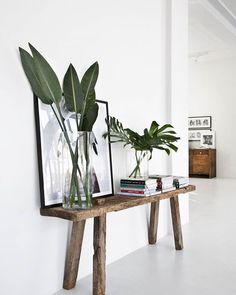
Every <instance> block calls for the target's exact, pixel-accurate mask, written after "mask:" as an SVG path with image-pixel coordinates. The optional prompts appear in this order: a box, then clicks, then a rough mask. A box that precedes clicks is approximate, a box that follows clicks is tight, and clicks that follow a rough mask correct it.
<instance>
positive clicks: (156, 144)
mask: <svg viewBox="0 0 236 295" xmlns="http://www.w3.org/2000/svg"><path fill="white" fill-rule="evenodd" d="M106 123H107V125H108V130H109V131H108V132H106V133H104V134H103V137H104V138H106V137H107V136H109V137H110V142H111V143H114V142H123V143H124V146H126V145H130V146H131V148H133V149H135V150H136V151H145V150H148V151H150V158H151V157H152V152H153V149H159V150H164V151H165V152H166V153H167V154H168V155H169V154H170V151H171V150H173V151H175V152H176V151H177V150H178V148H177V146H175V145H174V144H173V142H176V141H178V140H179V139H180V138H179V137H177V136H175V134H176V132H175V131H174V130H173V126H171V125H170V124H165V125H163V126H162V127H160V128H159V124H158V123H157V122H156V121H153V122H152V123H151V126H150V128H149V129H147V128H145V129H144V131H143V134H142V135H140V134H138V133H137V132H135V131H133V130H131V129H129V128H123V125H122V123H121V122H119V121H118V120H117V119H116V118H114V117H109V118H108V120H106Z"/></svg>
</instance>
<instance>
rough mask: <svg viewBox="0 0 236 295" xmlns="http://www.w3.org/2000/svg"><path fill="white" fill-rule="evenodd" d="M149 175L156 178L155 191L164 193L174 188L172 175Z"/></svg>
mask: <svg viewBox="0 0 236 295" xmlns="http://www.w3.org/2000/svg"><path fill="white" fill-rule="evenodd" d="M149 177H150V178H152V179H155V180H156V184H157V191H160V192H162V193H164V192H169V191H173V190H175V189H176V187H175V186H174V177H173V176H172V175H151V176H149Z"/></svg>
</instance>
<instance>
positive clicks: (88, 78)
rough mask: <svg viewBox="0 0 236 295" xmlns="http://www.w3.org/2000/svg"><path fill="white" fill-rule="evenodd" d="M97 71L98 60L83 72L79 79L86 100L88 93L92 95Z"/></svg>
mask: <svg viewBox="0 0 236 295" xmlns="http://www.w3.org/2000/svg"><path fill="white" fill-rule="evenodd" d="M98 73H99V66H98V62H95V63H94V64H92V65H91V66H90V67H89V68H88V70H87V71H86V72H85V74H84V76H83V78H82V80H81V87H82V91H83V94H84V99H85V100H87V98H88V97H89V96H90V95H92V94H93V92H94V88H95V85H96V82H97V78H98Z"/></svg>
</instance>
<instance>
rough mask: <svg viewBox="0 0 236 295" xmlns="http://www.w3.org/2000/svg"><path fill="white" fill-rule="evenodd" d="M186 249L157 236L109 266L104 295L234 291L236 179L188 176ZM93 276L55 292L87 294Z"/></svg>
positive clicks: (223, 294) (228, 294)
mask: <svg viewBox="0 0 236 295" xmlns="http://www.w3.org/2000/svg"><path fill="white" fill-rule="evenodd" d="M191 183H193V184H196V185H197V191H196V192H195V193H194V194H191V196H190V217H191V220H190V223H189V224H188V225H185V226H184V227H183V237H184V250H183V251H175V250H174V247H173V237H172V236H168V237H166V238H163V239H161V240H160V241H159V242H158V243H157V245H155V246H147V247H144V248H142V249H140V250H138V251H136V252H134V253H132V254H130V255H128V256H126V257H124V258H122V259H121V260H119V261H117V262H115V263H113V264H111V265H109V266H108V267H107V292H106V294H107V295H134V294H135V295H154V294H155V295H156V294H160V295H170V294H175V295H199V294H201V295H231V294H232V295H235V294H236V195H235V192H236V180H233V179H191ZM91 285H92V278H91V276H89V277H86V278H84V279H82V280H81V281H79V283H78V286H77V287H76V288H75V289H73V290H71V291H65V290H62V291H60V292H57V293H56V294H54V295H65V294H67V295H78V294H82V295H89V294H90V295H91V294H92V292H91Z"/></svg>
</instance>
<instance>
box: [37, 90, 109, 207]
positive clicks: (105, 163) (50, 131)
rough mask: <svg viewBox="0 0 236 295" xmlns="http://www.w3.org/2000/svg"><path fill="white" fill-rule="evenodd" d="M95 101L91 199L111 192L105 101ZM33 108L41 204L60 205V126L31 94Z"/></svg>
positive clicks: (73, 126)
mask: <svg viewBox="0 0 236 295" xmlns="http://www.w3.org/2000/svg"><path fill="white" fill-rule="evenodd" d="M96 102H97V103H98V105H99V112H98V117H97V120H96V122H95V124H94V126H93V135H94V138H95V139H96V143H97V144H96V148H97V155H96V154H95V152H93V155H92V165H93V175H94V174H95V175H96V185H94V191H93V198H96V197H105V196H111V195H113V194H114V190H113V176H112V163H111V147H110V143H109V139H108V138H107V139H104V138H103V137H102V134H103V133H105V132H107V128H108V127H107V124H106V122H105V118H107V117H108V103H107V102H105V101H101V100H97V101H96ZM34 109H35V121H36V138H37V152H38V167H39V183H40V200H41V207H42V208H46V207H54V206H61V204H62V185H61V183H62V176H61V171H60V163H59V161H58V154H59V149H60V142H61V141H60V138H61V137H60V135H61V129H60V126H59V124H58V122H57V120H56V117H55V115H54V113H53V111H52V109H51V107H50V105H46V104H43V103H42V102H41V100H40V99H38V98H37V97H36V96H34ZM69 120H70V119H69ZM70 127H71V130H72V131H73V130H74V131H76V129H74V128H75V127H76V126H75V124H70Z"/></svg>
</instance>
